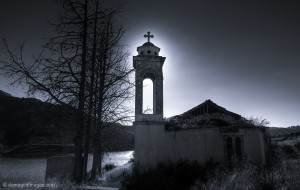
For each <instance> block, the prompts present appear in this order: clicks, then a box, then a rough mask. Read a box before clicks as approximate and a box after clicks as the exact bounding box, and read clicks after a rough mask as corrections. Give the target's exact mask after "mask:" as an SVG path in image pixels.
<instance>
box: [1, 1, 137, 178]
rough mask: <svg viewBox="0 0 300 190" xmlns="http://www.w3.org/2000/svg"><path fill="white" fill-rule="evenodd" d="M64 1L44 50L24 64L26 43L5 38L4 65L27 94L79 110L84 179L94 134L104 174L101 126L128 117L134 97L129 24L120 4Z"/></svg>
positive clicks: (96, 167) (79, 171)
mask: <svg viewBox="0 0 300 190" xmlns="http://www.w3.org/2000/svg"><path fill="white" fill-rule="evenodd" d="M60 3H61V14H60V15H59V19H58V20H57V22H55V23H53V25H54V26H55V27H56V32H57V34H56V36H55V37H52V38H50V39H49V41H48V43H46V44H45V45H44V46H43V51H42V52H41V53H40V55H38V56H37V57H34V59H33V62H31V63H24V60H23V48H24V45H23V44H21V45H19V46H17V47H16V48H11V47H9V45H8V43H7V42H6V40H3V42H4V45H5V50H6V57H7V59H6V60H1V66H0V67H1V70H2V71H3V73H4V74H6V76H7V77H10V78H14V82H13V83H14V84H20V85H23V84H27V85H28V86H29V89H28V91H27V93H28V94H30V95H36V94H37V93H41V94H43V95H44V97H45V100H46V101H48V102H52V103H55V104H61V105H65V106H68V107H69V108H71V109H73V110H75V111H76V113H77V115H78V117H77V120H78V121H77V122H76V123H77V126H76V137H75V139H74V144H75V165H74V178H75V179H76V182H77V183H80V182H82V179H83V178H85V177H86V167H87V160H88V159H87V158H88V153H89V147H90V137H92V139H93V145H94V150H93V153H94V159H93V171H92V179H95V177H96V175H98V174H101V172H99V171H100V170H101V152H102V149H101V144H102V142H101V129H102V128H103V127H104V126H109V125H108V124H112V123H116V122H121V121H123V122H124V121H126V120H128V119H129V117H128V114H129V111H130V109H129V108H128V107H127V106H126V104H125V102H126V101H127V100H129V99H131V98H132V94H131V89H132V87H133V84H132V83H131V80H130V75H131V73H132V71H133V70H132V69H131V68H130V67H129V65H128V62H127V57H128V55H129V54H128V52H126V51H124V47H123V46H121V45H120V40H121V38H122V37H123V35H124V32H125V29H124V27H123V26H122V25H121V24H120V23H118V22H117V20H116V19H115V16H116V15H117V13H118V12H119V9H103V8H100V7H101V6H100V5H101V4H100V3H99V0H92V1H87V0H79V1H78V0H76V1H75V0H61V1H60ZM93 124H94V125H93ZM84 135H85V138H84ZM83 145H84V146H83ZM83 153H84V159H83V163H82V155H83Z"/></svg>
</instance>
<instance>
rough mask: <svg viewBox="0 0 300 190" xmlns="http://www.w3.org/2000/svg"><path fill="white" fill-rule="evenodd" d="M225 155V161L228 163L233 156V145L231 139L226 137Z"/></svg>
mask: <svg viewBox="0 0 300 190" xmlns="http://www.w3.org/2000/svg"><path fill="white" fill-rule="evenodd" d="M226 154H227V161H229V162H230V161H231V160H232V156H233V145H232V138H231V137H227V139H226Z"/></svg>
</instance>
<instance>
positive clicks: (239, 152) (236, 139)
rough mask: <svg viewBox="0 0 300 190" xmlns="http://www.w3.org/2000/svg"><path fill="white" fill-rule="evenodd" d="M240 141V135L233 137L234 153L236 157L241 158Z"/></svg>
mask: <svg viewBox="0 0 300 190" xmlns="http://www.w3.org/2000/svg"><path fill="white" fill-rule="evenodd" d="M242 151H243V150H242V141H241V138H240V137H236V138H235V154H236V157H237V158H238V159H239V160H241V159H242V156H243V155H242Z"/></svg>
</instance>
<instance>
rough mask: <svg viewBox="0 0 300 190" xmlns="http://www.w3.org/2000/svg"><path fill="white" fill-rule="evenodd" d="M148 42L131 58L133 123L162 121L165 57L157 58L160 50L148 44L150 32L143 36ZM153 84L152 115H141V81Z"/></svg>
mask: <svg viewBox="0 0 300 190" xmlns="http://www.w3.org/2000/svg"><path fill="white" fill-rule="evenodd" d="M144 37H145V38H148V41H147V42H146V43H144V44H143V45H142V46H140V47H138V48H137V51H138V55H137V56H134V57H133V67H134V69H135V84H136V90H135V121H162V119H163V113H164V112H163V71H162V68H163V64H164V62H165V59H166V58H165V57H162V56H159V51H160V48H159V47H156V46H155V45H154V44H153V43H151V42H150V38H153V37H154V36H153V35H150V32H147V34H145V35H144ZM144 79H150V80H152V82H153V114H144V113H143V81H144Z"/></svg>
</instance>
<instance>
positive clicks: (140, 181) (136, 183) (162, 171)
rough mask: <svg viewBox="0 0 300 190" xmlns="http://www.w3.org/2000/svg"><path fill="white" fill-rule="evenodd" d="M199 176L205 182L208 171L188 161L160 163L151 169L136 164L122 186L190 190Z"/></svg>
mask: <svg viewBox="0 0 300 190" xmlns="http://www.w3.org/2000/svg"><path fill="white" fill-rule="evenodd" d="M199 176H201V178H203V179H204V180H205V179H206V176H207V175H206V170H205V169H204V168H203V167H201V166H200V165H199V164H198V163H197V162H189V161H187V160H181V161H178V162H177V163H176V164H173V163H170V162H169V163H164V164H163V163H160V164H158V166H157V167H156V168H151V169H149V168H143V167H141V166H140V165H139V164H135V166H134V167H133V169H132V172H131V173H125V174H124V179H123V181H122V186H123V187H125V188H126V189H130V190H153V189H155V190H166V189H172V190H188V189H190V187H191V186H192V185H193V184H194V182H195V180H196V179H197V178H198V177H199Z"/></svg>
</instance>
